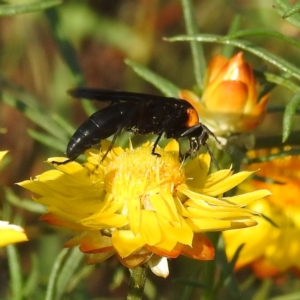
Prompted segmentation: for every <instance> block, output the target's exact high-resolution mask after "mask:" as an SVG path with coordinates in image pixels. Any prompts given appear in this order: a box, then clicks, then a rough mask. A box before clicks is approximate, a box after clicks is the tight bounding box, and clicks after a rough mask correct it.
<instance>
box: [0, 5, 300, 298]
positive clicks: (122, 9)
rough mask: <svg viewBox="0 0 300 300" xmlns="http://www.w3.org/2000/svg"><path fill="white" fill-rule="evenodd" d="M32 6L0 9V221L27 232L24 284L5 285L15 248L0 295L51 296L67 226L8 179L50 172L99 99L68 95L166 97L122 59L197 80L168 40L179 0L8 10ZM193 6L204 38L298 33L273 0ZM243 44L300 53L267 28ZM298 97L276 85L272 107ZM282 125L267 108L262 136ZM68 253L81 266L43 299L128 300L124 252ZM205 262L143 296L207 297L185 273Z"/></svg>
mask: <svg viewBox="0 0 300 300" xmlns="http://www.w3.org/2000/svg"><path fill="white" fill-rule="evenodd" d="M56 2H57V3H58V1H56ZM277 2H278V1H277ZM281 2H284V1H281ZM295 2H296V1H294V2H292V1H290V3H291V4H293V3H295ZM28 3H29V2H28V1H9V2H6V1H5V2H4V1H1V5H0V14H1V15H2V16H1V18H0V49H1V50H0V66H1V68H0V92H1V100H2V101H1V103H0V128H2V132H3V133H1V134H0V146H1V150H9V159H8V160H7V161H6V163H7V165H6V168H5V169H3V170H2V172H1V178H0V179H1V185H2V186H8V187H10V188H9V189H4V188H3V189H2V202H3V204H2V207H3V208H2V212H3V217H2V219H4V217H8V218H10V219H11V221H14V220H15V219H14V216H16V215H17V216H18V218H17V219H18V220H19V219H20V218H21V219H23V221H22V222H23V223H25V228H26V230H27V232H28V235H29V238H30V241H29V242H28V243H23V244H20V245H18V246H17V249H18V253H19V256H20V261H21V268H22V271H20V272H21V279H20V282H21V283H22V284H23V286H22V290H23V291H24V293H23V294H22V295H20V296H18V297H20V298H16V297H17V296H16V294H13V293H12V292H11V290H10V289H11V280H12V279H11V278H9V276H8V272H9V266H8V263H7V255H9V254H8V253H6V252H5V251H1V252H0V263H1V269H0V278H1V280H0V299H44V297H45V294H46V290H47V286H49V276H50V272H51V270H52V267H53V263H54V261H55V259H57V255H58V253H59V252H60V251H61V246H62V244H63V242H64V241H66V240H67V238H68V237H69V235H68V232H64V231H61V230H58V229H56V228H52V227H51V228H50V227H49V226H47V225H45V224H42V223H41V222H39V221H38V217H39V215H40V213H41V212H42V210H43V208H41V207H36V206H31V205H29V204H28V203H29V202H26V198H30V197H31V196H30V195H29V194H24V192H23V191H22V194H21V191H20V189H18V188H16V187H15V186H13V184H14V183H15V182H18V181H21V180H25V179H28V178H30V177H32V176H35V175H36V174H39V173H41V172H42V171H44V170H46V169H49V166H48V165H47V164H43V163H42V161H45V160H46V159H47V158H48V157H51V156H63V155H64V151H65V147H66V144H67V142H68V139H69V137H70V135H71V134H72V133H73V131H74V129H75V128H76V127H77V126H78V125H79V124H80V123H81V122H83V121H84V120H85V119H86V118H87V115H88V114H90V113H91V112H92V111H93V110H94V109H96V108H100V106H99V103H98V104H97V103H95V107H94V104H91V103H85V102H80V101H78V100H74V99H71V98H70V97H69V96H68V95H67V93H66V91H67V90H68V89H70V88H72V87H75V86H78V85H87V86H90V87H99V88H105V89H119V90H128V91H136V92H147V93H155V94H160V92H159V91H158V90H157V89H155V88H154V87H153V86H152V85H151V84H150V83H147V82H146V81H145V80H144V79H142V78H141V77H139V76H138V75H137V74H136V73H135V72H134V71H133V70H132V68H131V67H130V66H128V65H127V64H126V63H125V62H124V60H125V59H129V60H130V61H133V62H136V63H139V64H141V65H143V66H145V67H147V68H148V69H150V70H152V71H153V72H155V73H157V74H159V75H160V76H162V77H163V78H166V79H167V80H169V81H171V82H173V83H174V84H175V85H177V86H178V87H180V88H182V89H193V88H194V87H195V85H196V79H195V76H194V71H193V60H192V56H191V49H190V44H189V43H187V42H180V43H171V42H168V41H165V40H164V39H163V37H172V36H175V35H182V34H185V33H186V26H185V22H184V17H183V9H182V3H181V2H180V1H176V0H174V1H172V0H168V1H164V0H135V1H134V0H122V1H120V0H114V1H107V0H90V1H79V0H77V1H76V0H69V1H64V2H62V3H61V4H60V5H54V4H57V3H55V1H43V2H40V3H43V5H48V4H49V6H51V5H52V4H53V5H54V6H53V7H52V8H49V9H47V10H39V8H40V7H39V6H35V7H36V11H34V12H28V13H22V14H14V13H15V12H16V11H14V10H11V14H12V15H9V16H8V15H7V14H8V13H9V11H8V10H7V8H15V9H16V8H20V7H21V5H23V7H25V6H26V5H27V4H28ZM36 3H39V2H36ZM47 3H48V4H47ZM191 3H192V7H193V14H194V16H195V19H196V24H197V28H198V30H199V32H201V33H209V34H219V35H226V34H227V33H228V31H229V29H230V26H231V24H232V21H233V20H234V18H236V17H237V16H239V18H240V19H239V21H240V29H261V28H265V29H272V30H276V31H277V32H279V33H281V34H283V35H285V36H287V37H290V38H293V39H295V40H296V41H297V40H299V29H297V28H296V27H295V26H293V25H291V24H290V22H288V21H287V20H285V19H282V17H281V16H282V15H280V13H279V12H278V9H276V5H277V6H278V3H275V1H271V0H265V1H260V0H256V1H243V0H235V1H232V0H227V1H222V0H211V1H204V0H202V1H200V0H199V1H198V0H195V1H191ZM274 5H275V7H274ZM1 12H2V13H1ZM5 14H6V16H5ZM247 39H248V40H249V41H251V42H253V43H255V44H257V45H259V46H260V47H263V48H265V49H267V50H268V51H270V52H272V53H274V54H276V55H278V56H280V57H283V58H285V59H286V60H288V61H289V62H291V63H293V64H295V65H299V49H298V48H297V47H295V46H293V45H291V44H289V43H286V42H284V41H283V40H282V39H278V38H275V37H272V36H266V35H262V36H250V37H247ZM203 47H204V54H205V58H206V59H207V61H208V60H209V59H210V58H211V57H213V56H214V55H216V54H219V53H221V52H222V49H223V46H222V45H220V44H214V43H210V44H204V45H203ZM236 51H237V49H234V52H236ZM245 60H246V61H248V62H251V63H252V64H253V66H254V68H257V69H264V68H266V70H268V72H274V73H276V74H279V73H280V74H281V76H283V75H284V72H282V71H278V69H277V68H276V67H274V66H273V65H271V64H269V63H267V62H265V61H262V60H261V59H259V58H258V57H255V56H254V55H252V54H249V53H245ZM292 96H293V92H292V91H291V90H289V89H287V88H284V87H279V86H278V87H275V89H274V90H273V93H272V95H271V98H270V101H269V106H270V107H271V106H276V107H277V106H285V105H286V103H288V101H289V100H290V99H291V97H292ZM82 104H83V105H82ZM293 124H294V129H295V130H296V129H298V130H299V128H300V127H299V117H297V116H296V117H295V120H294V123H293ZM297 124H298V125H297ZM281 131H282V110H281V111H279V112H276V113H270V114H268V116H267V117H266V119H265V121H264V123H263V124H262V126H261V127H259V128H258V129H257V130H256V134H257V135H259V136H264V135H280V134H281ZM20 194H21V197H22V198H24V199H25V200H23V201H19V198H18V197H17V196H16V195H20ZM4 199H5V201H4ZM7 201H8V202H9V203H10V204H8V203H7ZM26 205H27V206H26ZM24 207H25V209H24ZM28 210H29V211H28ZM20 216H21V217H20ZM24 220H26V221H24ZM73 255H74V257H76V259H74V257H73V263H74V261H76V264H75V263H74V265H73V267H70V270H71V269H72V272H71V271H70V272H71V275H70V278H68V276H66V279H65V281H66V282H63V280H62V279H61V278H60V282H63V283H61V286H60V287H59V288H60V289H59V291H60V296H61V297H63V298H60V297H57V298H51V297H50V296H49V297H50V298H48V299H125V295H126V291H127V283H128V271H127V270H126V269H124V268H123V267H122V266H120V264H119V262H118V261H117V259H115V258H111V259H109V260H108V261H107V262H104V263H102V264H100V265H97V266H95V267H91V266H85V264H84V259H82V257H81V255H80V254H79V253H74V254H73ZM71 265H72V264H71ZM203 265H204V263H200V262H196V263H195V262H194V261H189V260H188V259H185V258H179V259H177V260H174V261H170V276H169V278H168V279H162V278H157V277H155V276H153V275H151V274H150V279H149V280H148V283H147V286H146V291H145V292H146V296H145V299H200V298H199V297H200V296H199V292H200V289H199V287H195V286H194V285H188V284H186V283H185V284H184V283H183V282H182V281H180V280H179V279H183V278H184V279H196V278H198V276H199V272H200V271H199V270H200V269H201V268H202V267H203ZM73 268H74V270H73ZM63 275H64V276H65V273H63ZM248 275H249V274H247V273H245V274H244V273H242V274H240V277H239V281H240V282H244V280H245V279H246V278H248ZM250 279H251V278H250ZM250 279H249V280H250ZM61 280H62V281H61ZM178 280H179V281H178ZM58 281H59V280H58ZM244 283H245V282H244ZM53 284H54V283H53ZM55 284H57V282H56V283H55ZM267 284H271V283H268V282H267ZM265 285H266V283H262V282H260V281H258V280H257V279H254V278H252V281H251V284H249V286H247V285H246V287H245V286H244V290H243V294H242V296H240V297H242V298H233V296H232V294H230V288H228V287H224V290H223V292H222V296H220V297H219V298H218V299H265V298H253V297H254V295H257V291H258V290H260V289H261V288H263V287H264V286H265ZM298 288H299V283H298V281H297V280H295V279H294V278H290V279H289V280H288V281H287V282H286V283H285V284H282V285H281V286H278V285H274V286H273V288H272V290H271V294H270V299H272V298H271V297H275V296H276V295H280V294H284V293H286V292H287V291H292V290H297V289H298ZM273 299H275V298H273ZM276 299H277V298H276ZM278 299H279V298H278ZM280 299H281V298H280ZM282 299H284V298H282ZM289 299H291V298H289ZM295 299H296V298H295Z"/></svg>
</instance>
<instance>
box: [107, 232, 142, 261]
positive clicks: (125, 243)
mask: <svg viewBox="0 0 300 300" xmlns="http://www.w3.org/2000/svg"><path fill="white" fill-rule="evenodd" d="M111 241H112V244H113V246H114V248H115V249H116V251H117V252H118V254H119V255H120V256H121V257H127V256H128V255H130V254H132V253H133V252H135V251H136V250H138V249H140V248H141V247H143V246H144V245H145V241H144V239H143V238H142V236H141V235H140V234H138V235H136V236H135V235H134V234H133V233H132V231H130V230H116V231H114V233H113V235H112V238H111Z"/></svg>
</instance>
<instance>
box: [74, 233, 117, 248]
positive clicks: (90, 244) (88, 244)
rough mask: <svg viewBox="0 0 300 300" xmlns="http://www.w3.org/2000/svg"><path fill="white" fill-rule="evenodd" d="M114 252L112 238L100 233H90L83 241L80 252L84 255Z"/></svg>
mask: <svg viewBox="0 0 300 300" xmlns="http://www.w3.org/2000/svg"><path fill="white" fill-rule="evenodd" d="M112 250H113V246H112V244H111V238H110V237H108V236H103V235H101V233H100V232H99V231H89V232H87V234H85V235H84V237H83V238H82V239H81V243H80V251H81V252H84V253H102V252H109V251H112Z"/></svg>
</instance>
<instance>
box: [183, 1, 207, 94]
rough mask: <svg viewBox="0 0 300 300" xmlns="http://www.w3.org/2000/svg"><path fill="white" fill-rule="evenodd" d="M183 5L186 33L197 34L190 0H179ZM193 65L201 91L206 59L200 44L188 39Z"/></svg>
mask: <svg viewBox="0 0 300 300" xmlns="http://www.w3.org/2000/svg"><path fill="white" fill-rule="evenodd" d="M181 3H182V7H183V16H184V22H185V28H186V32H187V34H188V35H196V34H198V29H197V24H196V20H195V14H194V11H195V10H194V7H193V5H192V2H191V0H181ZM190 46H191V52H192V58H193V66H194V75H195V79H196V84H197V86H198V88H199V89H200V90H201V91H202V90H203V84H204V78H205V72H206V61H205V56H204V51H203V47H202V45H201V44H199V43H197V42H195V41H190Z"/></svg>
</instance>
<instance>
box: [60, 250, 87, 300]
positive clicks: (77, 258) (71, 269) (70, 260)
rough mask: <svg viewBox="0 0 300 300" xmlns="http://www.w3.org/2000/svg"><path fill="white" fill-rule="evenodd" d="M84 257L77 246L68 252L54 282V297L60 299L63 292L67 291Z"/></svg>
mask: <svg viewBox="0 0 300 300" xmlns="http://www.w3.org/2000/svg"><path fill="white" fill-rule="evenodd" d="M84 257H85V255H84V254H83V253H82V252H80V251H79V250H78V249H77V248H73V249H72V250H71V251H70V252H69V254H68V256H67V258H66V260H65V261H64V264H63V265H62V267H61V269H60V272H59V274H58V280H57V283H56V299H61V298H62V296H63V294H64V293H66V292H67V290H68V285H69V284H70V281H71V279H72V278H73V276H74V275H75V272H76V270H77V269H78V266H79V265H80V264H81V263H82V260H83V258H84Z"/></svg>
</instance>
